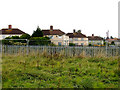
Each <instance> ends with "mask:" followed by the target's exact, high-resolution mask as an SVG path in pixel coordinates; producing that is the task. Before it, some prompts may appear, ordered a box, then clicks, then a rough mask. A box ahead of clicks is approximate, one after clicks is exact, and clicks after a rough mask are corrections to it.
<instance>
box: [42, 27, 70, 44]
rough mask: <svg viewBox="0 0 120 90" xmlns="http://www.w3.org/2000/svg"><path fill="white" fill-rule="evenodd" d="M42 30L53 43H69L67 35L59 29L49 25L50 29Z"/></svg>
mask: <svg viewBox="0 0 120 90" xmlns="http://www.w3.org/2000/svg"><path fill="white" fill-rule="evenodd" d="M42 32H43V34H44V36H47V37H49V38H50V40H51V42H53V43H54V44H55V45H69V37H68V36H66V35H65V33H64V32H63V31H61V30H60V29H53V26H50V29H43V30H42Z"/></svg>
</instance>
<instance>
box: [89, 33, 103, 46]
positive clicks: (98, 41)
mask: <svg viewBox="0 0 120 90" xmlns="http://www.w3.org/2000/svg"><path fill="white" fill-rule="evenodd" d="M88 41H89V44H91V45H103V43H104V39H103V38H102V37H99V36H94V34H92V36H88Z"/></svg>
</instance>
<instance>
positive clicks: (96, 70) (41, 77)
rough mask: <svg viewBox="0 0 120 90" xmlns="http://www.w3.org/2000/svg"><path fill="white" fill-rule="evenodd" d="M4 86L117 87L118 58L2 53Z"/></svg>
mask: <svg viewBox="0 0 120 90" xmlns="http://www.w3.org/2000/svg"><path fill="white" fill-rule="evenodd" d="M2 60H3V62H2V80H3V81H2V83H3V88H118V79H119V76H120V70H118V57H103V56H97V57H85V56H84V55H80V56H75V57H65V56H64V55H63V54H56V55H53V56H51V55H47V54H46V53H45V52H44V53H43V54H41V55H38V54H37V53H34V54H29V56H26V55H23V56H21V55H6V56H5V55H3V57H2Z"/></svg>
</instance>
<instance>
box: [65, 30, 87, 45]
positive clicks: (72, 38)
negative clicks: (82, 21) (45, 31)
mask: <svg viewBox="0 0 120 90" xmlns="http://www.w3.org/2000/svg"><path fill="white" fill-rule="evenodd" d="M66 35H67V36H69V43H73V44H75V45H78V46H87V45H88V38H87V37H86V35H84V34H82V33H81V32H76V31H75V30H73V33H67V34H66Z"/></svg>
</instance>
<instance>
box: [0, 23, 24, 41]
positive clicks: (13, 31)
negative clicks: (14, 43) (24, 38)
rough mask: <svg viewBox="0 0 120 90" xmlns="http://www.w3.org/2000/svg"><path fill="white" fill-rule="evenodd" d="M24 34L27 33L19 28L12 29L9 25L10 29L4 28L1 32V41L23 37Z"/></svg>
mask: <svg viewBox="0 0 120 90" xmlns="http://www.w3.org/2000/svg"><path fill="white" fill-rule="evenodd" d="M23 34H26V33H25V32H23V31H21V30H20V29H18V28H12V25H8V28H3V29H1V30H0V39H4V38H6V37H12V36H21V35H23Z"/></svg>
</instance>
